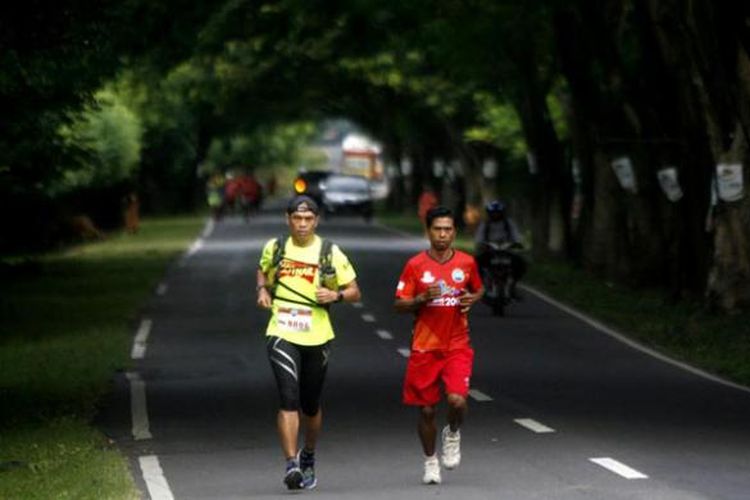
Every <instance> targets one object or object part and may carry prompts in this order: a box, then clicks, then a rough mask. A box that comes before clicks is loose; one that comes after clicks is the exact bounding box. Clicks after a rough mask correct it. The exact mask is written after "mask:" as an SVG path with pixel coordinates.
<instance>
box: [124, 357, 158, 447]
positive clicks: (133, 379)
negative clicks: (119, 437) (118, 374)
mask: <svg viewBox="0 0 750 500" xmlns="http://www.w3.org/2000/svg"><path fill="white" fill-rule="evenodd" d="M125 376H126V377H127V378H128V380H129V381H130V416H131V419H132V421H133V427H132V431H131V432H132V433H133V439H135V440H136V441H141V440H144V439H151V438H152V437H153V436H151V430H150V429H149V423H148V410H147V408H146V383H145V382H144V381H143V379H141V376H140V375H139V374H138V373H136V372H127V373H126V374H125Z"/></svg>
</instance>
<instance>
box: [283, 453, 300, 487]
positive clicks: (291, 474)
mask: <svg viewBox="0 0 750 500" xmlns="http://www.w3.org/2000/svg"><path fill="white" fill-rule="evenodd" d="M284 484H285V485H286V487H287V488H288V489H290V490H301V489H302V488H304V485H303V484H302V471H301V470H300V468H299V464H298V463H297V461H296V460H294V459H289V460H287V461H286V473H285V474H284Z"/></svg>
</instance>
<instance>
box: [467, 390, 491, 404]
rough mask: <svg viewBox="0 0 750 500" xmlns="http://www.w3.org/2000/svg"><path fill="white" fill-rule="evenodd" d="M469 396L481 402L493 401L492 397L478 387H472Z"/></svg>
mask: <svg viewBox="0 0 750 500" xmlns="http://www.w3.org/2000/svg"><path fill="white" fill-rule="evenodd" d="M469 396H470V397H472V398H473V399H474V400H475V401H479V402H480V403H485V402H487V401H492V397H490V396H488V395H487V394H485V393H483V392H482V391H480V390H478V389H470V390H469Z"/></svg>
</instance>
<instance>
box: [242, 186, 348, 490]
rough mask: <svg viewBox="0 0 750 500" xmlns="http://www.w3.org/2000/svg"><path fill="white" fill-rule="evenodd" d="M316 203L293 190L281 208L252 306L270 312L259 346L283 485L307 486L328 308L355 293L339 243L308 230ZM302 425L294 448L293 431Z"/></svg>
mask: <svg viewBox="0 0 750 500" xmlns="http://www.w3.org/2000/svg"><path fill="white" fill-rule="evenodd" d="M318 213H319V209H318V205H317V204H316V203H315V201H313V200H312V198H310V197H308V196H304V195H301V196H295V197H294V198H293V199H292V200H291V201H290V203H289V205H288V207H287V211H286V221H287V225H288V226H289V236H286V237H282V238H274V239H271V240H269V241H268V242H267V243H266V245H265V247H264V248H263V253H262V255H261V258H260V264H259V267H258V271H257V273H256V276H257V292H258V298H257V304H258V306H259V307H261V308H263V309H269V310H271V319H270V321H269V322H268V328H267V329H266V349H267V351H268V359H269V360H270V362H271V368H272V369H273V373H274V375H275V377H276V385H277V387H278V390H279V396H280V400H281V408H280V409H279V412H278V415H277V421H276V423H277V428H278V432H279V438H280V439H281V448H282V450H283V452H284V457H285V458H286V471H285V474H284V484H286V486H287V488H289V489H290V490H297V489H302V488H305V489H311V488H314V487H315V485H316V484H317V479H316V477H315V446H316V444H317V441H318V435H319V434H320V430H321V426H322V422H323V415H322V413H321V409H320V397H321V392H322V390H323V382H324V380H325V376H326V370H327V368H328V359H329V355H330V352H331V340H332V339H333V337H334V333H333V328H332V327H331V321H330V318H329V316H328V309H329V307H330V306H331V304H334V303H339V302H356V301H358V300H359V298H360V292H359V287H358V286H357V281H356V279H355V278H356V273H355V271H354V268H353V267H352V265H351V263H350V262H349V259H348V258H347V257H346V255H344V253H343V252H342V251H341V250H340V249H339V247H338V246H336V245H334V244H333V243H331V242H330V241H329V240H325V239H322V238H320V237H319V236H317V235H316V234H315V229H316V228H317V227H318V221H319V217H318ZM300 424H301V427H302V429H303V431H304V446H303V447H302V448H301V449H299V448H298V446H299V444H298V433H299V428H300Z"/></svg>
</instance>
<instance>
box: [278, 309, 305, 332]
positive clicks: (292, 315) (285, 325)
mask: <svg viewBox="0 0 750 500" xmlns="http://www.w3.org/2000/svg"><path fill="white" fill-rule="evenodd" d="M276 324H277V325H278V327H279V328H281V329H282V330H286V331H288V332H309V331H310V330H312V309H310V308H309V307H279V309H278V311H277V312H276Z"/></svg>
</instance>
